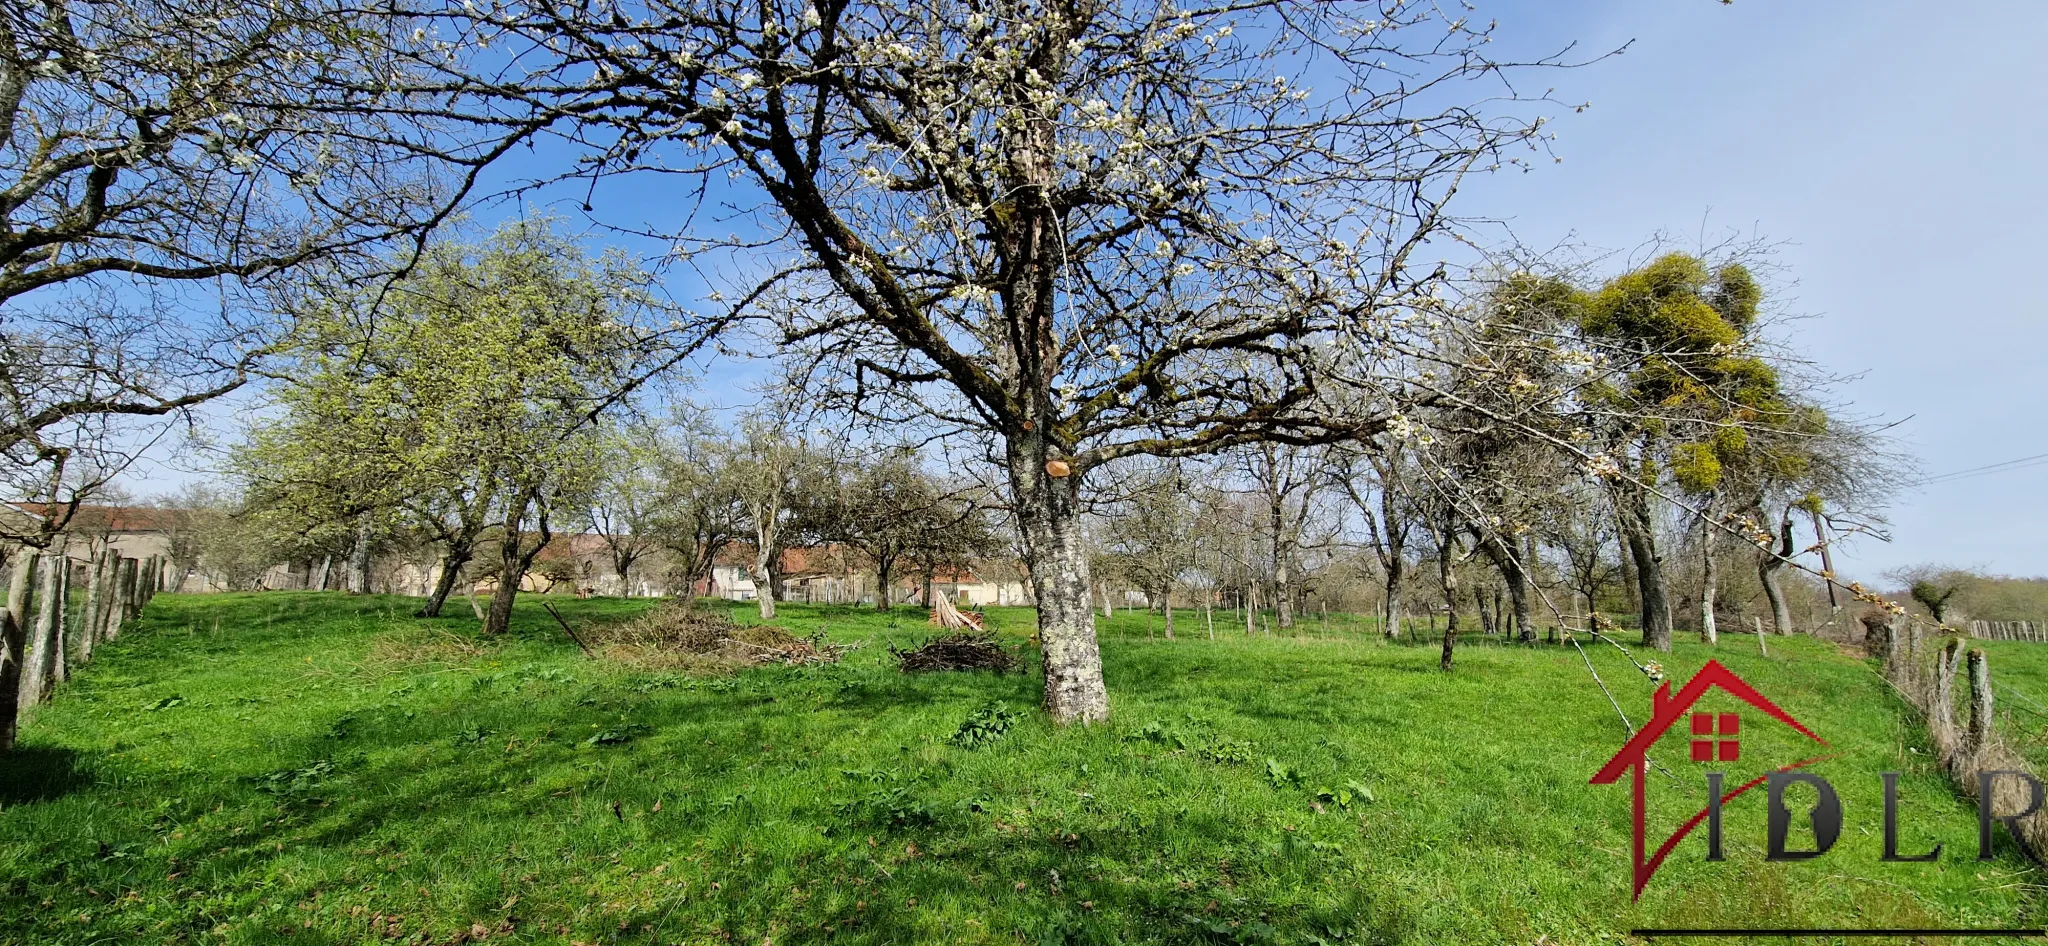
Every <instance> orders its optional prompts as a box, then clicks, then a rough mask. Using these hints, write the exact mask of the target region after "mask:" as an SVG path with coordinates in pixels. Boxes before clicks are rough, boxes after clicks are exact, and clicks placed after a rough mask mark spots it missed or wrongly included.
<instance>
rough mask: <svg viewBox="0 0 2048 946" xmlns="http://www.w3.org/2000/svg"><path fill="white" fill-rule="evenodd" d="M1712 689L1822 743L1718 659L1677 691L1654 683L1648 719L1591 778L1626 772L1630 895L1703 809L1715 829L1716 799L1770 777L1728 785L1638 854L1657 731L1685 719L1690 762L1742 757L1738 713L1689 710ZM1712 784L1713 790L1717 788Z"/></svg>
mask: <svg viewBox="0 0 2048 946" xmlns="http://www.w3.org/2000/svg"><path fill="white" fill-rule="evenodd" d="M1713 689H1720V690H1722V691H1724V692H1726V693H1728V694H1729V695H1730V696H1733V697H1735V698H1736V699H1739V700H1741V701H1743V702H1744V703H1747V704H1749V705H1750V706H1752V707H1755V708H1756V709H1757V710H1759V711H1761V712H1762V713H1763V714H1764V715H1765V716H1768V717H1770V718H1771V719H1775V720H1777V721H1778V722H1781V723H1784V724H1785V725H1787V726H1790V727H1792V728H1793V729H1794V730H1795V731H1797V732H1798V733H1799V734H1800V735H1803V736H1805V737H1806V738H1808V739H1811V740H1813V741H1814V742H1817V743H1819V744H1821V745H1823V746H1825V745H1827V744H1828V743H1827V740H1825V739H1822V738H1821V737H1819V736H1816V735H1814V734H1813V731H1812V730H1809V729H1807V728H1806V727H1805V726H1803V725H1800V723H1799V721H1798V720H1796V719H1793V718H1792V716H1791V714H1789V713H1787V712H1785V711H1784V710H1782V709H1779V708H1778V706H1777V704H1775V703H1772V702H1771V701H1770V700H1768V699H1765V698H1764V695H1763V694H1761V693H1758V692H1757V691H1756V688H1754V687H1752V686H1750V685H1749V684H1748V683H1745V682H1743V679H1742V678H1741V677H1738V676H1736V675H1735V672H1734V671H1732V670H1729V669H1728V668H1727V667H1724V666H1721V663H1720V661H1717V660H1709V661H1707V665H1706V666H1704V667H1701V668H1700V672H1699V673H1696V674H1694V675H1693V678H1692V679H1691V680H1688V681H1686V683H1685V686H1684V687H1683V688H1681V689H1680V690H1679V691H1678V694H1677V695H1676V696H1674V695H1672V693H1671V683H1670V681H1666V682H1665V683H1664V685H1662V686H1660V687H1658V688H1657V692H1656V695H1655V696H1654V697H1653V702H1652V709H1651V713H1650V721H1649V722H1648V723H1647V724H1645V725H1644V726H1643V728H1642V729H1641V730H1639V731H1638V732H1637V733H1636V734H1635V736H1634V737H1632V738H1630V739H1629V741H1628V743H1627V744H1626V745H1623V746H1622V747H1621V751H1620V752H1617V753H1615V754H1614V758H1611V759H1609V760H1607V764H1606V765H1604V766H1602V767H1601V768H1600V771H1599V772H1598V773H1595V774H1594V776H1593V779H1592V783H1591V784H1594V785H1612V784H1614V783H1615V782H1616V781H1618V780H1620V779H1621V777H1622V776H1623V775H1624V774H1627V775H1630V780H1631V784H1632V785H1633V787H1634V795H1633V798H1632V799H1631V801H1630V809H1629V811H1630V816H1631V820H1632V826H1633V828H1634V831H1635V891H1634V897H1633V898H1634V899H1640V898H1641V897H1642V895H1643V888H1644V887H1645V886H1647V885H1648V884H1649V882H1650V878H1651V876H1653V875H1655V874H1656V873H1657V868H1658V867H1660V866H1662V865H1663V863H1664V858H1665V857H1666V856H1668V855H1669V854H1670V853H1671V850H1672V848H1675V847H1677V846H1678V842H1680V841H1683V840H1685V837H1686V835H1689V834H1691V833H1692V830H1693V829H1694V828H1696V827H1699V825H1700V822H1702V821H1705V820H1707V819H1708V816H1709V815H1713V816H1714V817H1715V819H1716V820H1715V826H1716V829H1718V826H1719V821H1718V818H1719V814H1720V805H1721V804H1725V803H1727V802H1728V801H1731V800H1733V799H1735V798H1736V797H1737V796H1740V795H1741V794H1742V793H1744V792H1747V791H1749V790H1750V789H1752V788H1755V787H1757V786H1758V785H1761V784H1763V783H1764V782H1765V780H1766V779H1768V778H1770V774H1769V773H1766V774H1764V775H1759V776H1757V777H1756V778H1754V779H1751V780H1750V781H1748V782H1744V783H1743V784H1742V785H1740V786H1738V787H1737V788H1735V789H1734V790H1733V791H1730V792H1727V793H1726V794H1723V795H1721V797H1720V799H1719V804H1710V805H1708V807H1706V808H1702V809H1700V811H1699V813H1698V814H1696V815H1693V816H1692V817H1691V818H1689V819H1687V820H1686V822H1685V823H1684V824H1683V825H1680V826H1679V828H1678V830H1677V831H1676V832H1673V833H1672V835H1671V836H1670V837H1668V838H1666V839H1664V843H1663V844H1661V845H1659V846H1658V847H1657V850H1656V852H1655V853H1652V854H1650V855H1649V856H1648V857H1647V858H1646V857H1645V856H1644V851H1645V849H1646V847H1647V844H1646V839H1645V837H1644V834H1643V788H1644V785H1643V782H1644V780H1643V776H1644V774H1645V771H1646V770H1647V769H1648V767H1649V760H1648V758H1647V754H1648V753H1649V751H1650V747H1651V746H1653V745H1655V744H1656V742H1657V740H1658V739H1659V738H1661V737H1663V735H1664V734H1665V733H1666V732H1667V731H1669V730H1670V729H1671V727H1672V726H1675V725H1677V724H1678V723H1679V721H1680V720H1681V719H1686V720H1687V722H1688V727H1689V730H1690V735H1691V737H1692V739H1691V744H1690V746H1689V748H1690V750H1691V752H1690V756H1691V758H1692V760H1693V761H1694V762H1736V761H1739V760H1740V759H1741V758H1742V717H1741V714H1739V713H1694V712H1691V710H1692V707H1693V704H1695V703H1698V702H1699V700H1700V698H1701V697H1703V696H1705V695H1706V694H1707V691H1709V690H1713ZM1688 717H1689V719H1688ZM1826 758H1829V756H1815V757H1813V758H1810V759H1803V760H1800V761H1798V762H1794V763H1792V764H1791V765H1787V766H1784V767H1782V768H1779V769H1777V771H1778V772H1791V771H1794V770H1796V769H1801V768H1804V767H1806V766H1809V765H1812V764H1814V763H1815V762H1819V761H1821V760H1823V759H1826ZM1712 778H1713V781H1711V782H1710V783H1709V784H1710V785H1718V784H1719V776H1718V775H1716V776H1712ZM1714 790H1718V788H1716V789H1714ZM1716 847H1718V845H1716Z"/></svg>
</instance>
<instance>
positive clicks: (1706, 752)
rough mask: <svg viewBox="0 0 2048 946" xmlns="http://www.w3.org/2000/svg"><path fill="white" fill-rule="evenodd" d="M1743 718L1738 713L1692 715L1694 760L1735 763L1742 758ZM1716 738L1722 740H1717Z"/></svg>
mask: <svg viewBox="0 0 2048 946" xmlns="http://www.w3.org/2000/svg"><path fill="white" fill-rule="evenodd" d="M1741 731H1742V716H1741V715H1740V714H1737V713H1694V714H1692V760H1693V761H1694V762H1715V761H1720V762H1734V761H1736V760H1737V759H1740V758H1742V741H1741V740H1739V739H1737V738H1735V737H1736V736H1737V734H1739V733H1740V732H1741ZM1715 736H1719V737H1721V738H1719V739H1715V738H1714V737H1715Z"/></svg>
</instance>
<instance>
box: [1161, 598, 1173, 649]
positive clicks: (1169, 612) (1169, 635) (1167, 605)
mask: <svg viewBox="0 0 2048 946" xmlns="http://www.w3.org/2000/svg"><path fill="white" fill-rule="evenodd" d="M1159 600H1160V601H1161V602H1162V604H1161V606H1160V610H1161V611H1164V612H1166V639H1167V640H1173V586H1172V585H1167V586H1166V589H1165V590H1163V591H1161V592H1160V593H1159Z"/></svg>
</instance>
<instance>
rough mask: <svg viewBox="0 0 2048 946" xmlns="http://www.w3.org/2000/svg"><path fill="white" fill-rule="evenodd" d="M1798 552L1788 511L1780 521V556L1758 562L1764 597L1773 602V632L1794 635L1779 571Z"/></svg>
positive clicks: (1789, 610)
mask: <svg viewBox="0 0 2048 946" xmlns="http://www.w3.org/2000/svg"><path fill="white" fill-rule="evenodd" d="M1795 551H1797V550H1796V549H1795V548H1794V547H1793V544H1792V516H1791V512H1790V511H1789V510H1788V511H1787V512H1786V514H1785V515H1784V516H1781V517H1779V519H1778V554H1776V555H1772V554H1770V553H1768V552H1766V553H1764V556H1763V558H1762V559H1761V560H1759V561H1758V562H1757V566H1756V578H1757V581H1758V582H1759V583H1761V584H1762V585H1763V586H1764V597H1766V598H1768V599H1770V602H1771V632H1772V633H1774V634H1790V633H1792V607H1791V605H1790V603H1789V602H1787V601H1786V600H1785V590H1784V589H1783V588H1781V587H1779V585H1778V570H1779V569H1781V568H1783V567H1785V562H1786V560H1787V559H1790V558H1791V557H1792V555H1793V553H1794V552H1795Z"/></svg>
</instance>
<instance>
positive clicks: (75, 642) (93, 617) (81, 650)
mask: <svg viewBox="0 0 2048 946" xmlns="http://www.w3.org/2000/svg"><path fill="white" fill-rule="evenodd" d="M106 569H107V553H105V552H101V553H99V554H98V555H94V556H93V557H92V561H91V562H90V563H88V564H87V566H86V569H85V607H84V609H83V610H81V611H79V612H78V631H77V633H75V634H72V635H71V663H72V664H73V665H74V666H82V665H84V663H85V662H86V661H88V660H91V659H92V645H93V641H94V640H95V636H94V635H96V634H98V633H99V628H100V624H99V618H100V604H101V602H102V601H104V600H105V595H106V589H105V587H104V586H105V584H106V576H105V572H106Z"/></svg>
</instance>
